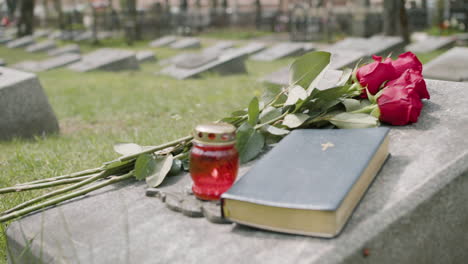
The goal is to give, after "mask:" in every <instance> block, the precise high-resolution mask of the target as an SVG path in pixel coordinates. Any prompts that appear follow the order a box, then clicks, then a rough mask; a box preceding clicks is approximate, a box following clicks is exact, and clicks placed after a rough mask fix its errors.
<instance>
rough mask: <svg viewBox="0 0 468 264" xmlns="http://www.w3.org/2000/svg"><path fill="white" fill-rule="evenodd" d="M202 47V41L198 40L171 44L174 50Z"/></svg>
mask: <svg viewBox="0 0 468 264" xmlns="http://www.w3.org/2000/svg"><path fill="white" fill-rule="evenodd" d="M200 46H201V44H200V40H199V39H197V38H183V39H180V40H177V41H176V42H174V43H172V44H170V46H169V47H171V48H172V49H195V48H199V47H200Z"/></svg>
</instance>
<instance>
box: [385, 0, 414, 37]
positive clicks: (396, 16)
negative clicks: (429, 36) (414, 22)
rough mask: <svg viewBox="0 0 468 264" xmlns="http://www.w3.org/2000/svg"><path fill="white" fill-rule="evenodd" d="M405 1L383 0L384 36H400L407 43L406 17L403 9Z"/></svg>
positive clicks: (408, 33) (407, 28)
mask: <svg viewBox="0 0 468 264" xmlns="http://www.w3.org/2000/svg"><path fill="white" fill-rule="evenodd" d="M405 2H406V1H405V0H384V11H383V20H384V24H383V26H384V29H383V31H384V35H387V36H402V37H403V39H404V41H405V42H406V43H409V35H410V32H409V27H408V15H407V13H406V8H405Z"/></svg>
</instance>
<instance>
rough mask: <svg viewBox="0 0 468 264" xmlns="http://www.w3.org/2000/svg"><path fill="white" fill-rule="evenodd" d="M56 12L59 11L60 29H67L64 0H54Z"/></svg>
mask: <svg viewBox="0 0 468 264" xmlns="http://www.w3.org/2000/svg"><path fill="white" fill-rule="evenodd" d="M53 4H54V9H55V12H57V20H58V26H59V28H60V30H65V17H64V16H63V9H62V1H61V0H53Z"/></svg>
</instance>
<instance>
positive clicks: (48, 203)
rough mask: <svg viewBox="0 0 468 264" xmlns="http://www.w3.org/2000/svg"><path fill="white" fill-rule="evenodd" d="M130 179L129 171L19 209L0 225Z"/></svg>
mask: <svg viewBox="0 0 468 264" xmlns="http://www.w3.org/2000/svg"><path fill="white" fill-rule="evenodd" d="M131 177H133V171H131V172H129V173H127V174H124V175H122V176H114V177H112V178H110V179H109V180H105V181H103V182H100V183H98V184H96V185H93V186H90V187H88V188H85V189H80V190H77V191H75V192H71V193H69V194H66V195H63V196H60V197H57V198H55V199H51V200H48V201H45V202H43V203H40V204H36V205H33V206H31V207H27V208H24V209H21V210H18V211H15V212H12V213H9V214H6V215H3V216H0V223H3V222H6V221H10V220H13V219H15V218H18V217H21V216H23V215H26V214H29V213H32V212H34V211H37V210H40V209H42V208H45V207H48V206H52V205H56V204H58V203H61V202H64V201H67V200H70V199H73V198H75V197H78V196H81V195H84V194H87V193H89V192H92V191H94V190H97V189H100V188H102V187H105V186H107V185H110V184H113V183H116V182H120V181H124V180H127V179H130V178H131Z"/></svg>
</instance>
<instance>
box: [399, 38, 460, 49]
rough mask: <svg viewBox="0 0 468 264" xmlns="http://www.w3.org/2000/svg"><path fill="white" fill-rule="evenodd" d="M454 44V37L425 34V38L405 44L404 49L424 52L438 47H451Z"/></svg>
mask: <svg viewBox="0 0 468 264" xmlns="http://www.w3.org/2000/svg"><path fill="white" fill-rule="evenodd" d="M454 44H455V39H454V38H452V37H435V36H427V37H426V38H423V39H421V40H419V41H417V42H415V43H412V44H410V45H408V46H406V48H405V50H406V51H411V52H415V53H426V52H432V51H435V50H439V49H446V48H451V47H453V45H454Z"/></svg>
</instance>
